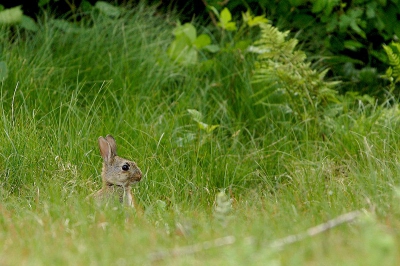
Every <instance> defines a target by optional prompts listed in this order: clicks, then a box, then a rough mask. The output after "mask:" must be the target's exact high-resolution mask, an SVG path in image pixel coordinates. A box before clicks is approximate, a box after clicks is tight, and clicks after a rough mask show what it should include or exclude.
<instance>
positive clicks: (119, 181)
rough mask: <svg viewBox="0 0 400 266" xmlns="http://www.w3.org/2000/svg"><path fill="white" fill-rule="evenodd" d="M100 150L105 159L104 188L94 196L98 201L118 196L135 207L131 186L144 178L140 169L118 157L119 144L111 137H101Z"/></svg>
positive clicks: (102, 173)
mask: <svg viewBox="0 0 400 266" xmlns="http://www.w3.org/2000/svg"><path fill="white" fill-rule="evenodd" d="M99 148H100V154H101V157H103V169H102V172H101V178H102V180H103V187H102V189H100V190H99V191H97V192H96V193H94V194H93V196H94V197H95V199H98V200H104V199H106V200H109V199H110V198H113V197H116V196H118V199H119V201H120V202H121V203H122V202H123V203H125V204H127V205H128V206H131V207H135V206H134V199H133V196H132V193H131V185H132V184H134V183H137V182H139V181H140V179H141V178H142V172H141V171H140V169H139V167H138V166H137V165H136V163H135V162H133V161H129V160H127V159H124V158H121V157H119V156H117V144H116V142H115V139H114V138H113V137H112V136H111V135H107V136H106V137H105V138H103V137H99Z"/></svg>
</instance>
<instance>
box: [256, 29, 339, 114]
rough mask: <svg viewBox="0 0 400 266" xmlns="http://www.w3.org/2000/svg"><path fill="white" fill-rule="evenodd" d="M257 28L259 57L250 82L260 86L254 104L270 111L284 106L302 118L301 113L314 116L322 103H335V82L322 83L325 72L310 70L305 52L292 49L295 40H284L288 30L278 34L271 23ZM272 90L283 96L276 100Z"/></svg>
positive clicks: (294, 46)
mask: <svg viewBox="0 0 400 266" xmlns="http://www.w3.org/2000/svg"><path fill="white" fill-rule="evenodd" d="M260 28H261V36H260V39H259V40H258V41H256V42H255V43H254V50H256V51H258V52H257V53H258V57H257V62H256V63H255V73H254V76H253V80H252V81H253V83H257V84H260V85H262V86H263V87H262V88H261V89H260V90H259V91H258V92H256V93H255V94H254V96H255V97H257V98H258V99H259V100H258V101H257V104H261V105H263V106H268V107H271V108H275V107H276V105H286V106H289V109H290V110H293V114H299V116H301V117H305V116H303V115H302V113H304V112H309V113H310V112H314V113H315V112H316V108H317V106H319V105H320V104H321V103H325V102H332V101H334V100H335V98H336V91H334V90H332V87H334V86H336V85H337V82H335V83H332V82H325V81H324V80H323V79H324V77H325V75H326V73H327V72H328V70H324V71H322V72H321V73H318V72H317V71H315V70H313V69H312V68H311V66H310V63H309V62H306V59H307V57H306V55H305V53H304V52H303V51H301V50H295V48H296V45H297V43H298V41H297V40H296V39H287V37H288V34H289V32H288V31H286V32H280V31H279V30H278V29H277V28H275V27H273V26H272V25H270V24H261V25H260ZM274 91H284V92H285V93H284V94H281V99H280V100H278V99H277V97H276V96H277V95H278V94H276V93H274ZM272 95H274V96H275V97H272Z"/></svg>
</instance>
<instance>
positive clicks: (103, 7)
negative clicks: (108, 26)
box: [94, 1, 121, 18]
mask: <svg viewBox="0 0 400 266" xmlns="http://www.w3.org/2000/svg"><path fill="white" fill-rule="evenodd" d="M94 7H95V8H97V9H98V10H99V11H100V12H101V13H103V14H105V15H106V16H109V17H112V18H116V17H119V16H120V15H121V9H120V8H118V7H116V6H113V5H111V4H109V3H107V2H104V1H98V2H96V4H95V5H94Z"/></svg>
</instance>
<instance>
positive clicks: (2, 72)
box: [0, 61, 8, 81]
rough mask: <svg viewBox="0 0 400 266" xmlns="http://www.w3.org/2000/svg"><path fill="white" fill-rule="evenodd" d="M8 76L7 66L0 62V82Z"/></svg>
mask: <svg viewBox="0 0 400 266" xmlns="http://www.w3.org/2000/svg"><path fill="white" fill-rule="evenodd" d="M7 76H8V69H7V64H6V62H4V61H0V81H4V80H5V79H6V78H7Z"/></svg>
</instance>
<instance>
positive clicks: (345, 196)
mask: <svg viewBox="0 0 400 266" xmlns="http://www.w3.org/2000/svg"><path fill="white" fill-rule="evenodd" d="M87 16H89V17H88V18H86V19H87V21H89V22H90V23H81V24H72V23H71V24H65V25H64V26H63V27H61V26H60V22H59V21H57V20H54V19H53V18H51V16H47V17H44V18H43V21H42V23H41V24H40V30H39V31H37V32H36V33H34V34H33V33H27V32H25V31H23V30H21V31H19V30H18V29H17V30H14V31H10V29H9V28H7V27H3V28H1V29H0V33H1V34H0V36H1V43H2V47H1V49H2V50H1V60H2V61H5V62H6V64H7V68H8V77H7V78H6V79H5V80H4V81H3V82H2V84H1V95H0V96H1V105H0V110H1V116H0V120H1V125H2V129H3V130H2V132H3V134H2V138H1V141H0V247H1V248H0V263H1V264H6V265H8V264H41V263H44V262H45V263H46V264H47V263H48V264H50V263H58V264H99V265H102V264H104V265H107V264H121V265H131V264H142V265H143V264H144V265H146V264H151V263H152V262H154V261H152V260H154V259H155V255H154V254H159V253H157V252H158V251H166V250H167V251H168V250H170V249H173V248H175V247H179V246H183V247H185V246H187V247H188V248H187V249H186V250H188V251H190V252H188V254H186V253H185V254H184V253H183V252H182V251H181V252H180V253H179V252H177V253H176V254H175V256H168V255H166V256H165V257H163V258H162V259H161V261H160V263H165V264H171V263H174V264H178V265H187V264H204V263H206V264H220V265H242V264H243V263H251V264H252V265H266V264H273V263H274V264H280V263H281V264H295V265H299V264H309V263H315V264H325V265H326V264H328V265H329V264H332V265H333V264H339V263H346V262H348V261H350V262H351V261H356V262H357V263H360V264H368V263H369V262H370V261H369V259H370V258H372V257H373V259H374V261H378V260H384V261H387V262H388V263H389V264H390V263H395V262H396V261H398V255H396V254H398V253H396V252H395V251H396V250H397V249H398V245H397V242H398V240H399V236H398V233H397V231H398V228H399V223H398V220H399V219H398V218H399V216H400V212H399V211H400V209H399V208H398V207H397V206H398V204H397V202H398V200H399V199H398V185H399V182H398V176H399V169H400V168H399V167H398V158H399V153H398V150H399V144H398V143H399V135H398V133H397V132H399V125H400V124H399V119H398V113H399V109H398V106H397V105H394V104H392V105H391V106H390V105H389V104H387V105H385V106H380V105H377V104H375V103H374V102H373V101H372V102H368V101H362V100H360V98H357V97H353V98H352V97H351V95H350V96H343V102H342V104H340V105H332V106H330V108H331V109H330V110H331V111H332V112H334V111H335V110H336V109H335V108H334V107H335V106H336V107H337V108H338V109H340V110H339V111H337V112H335V113H333V114H330V115H329V116H328V115H326V116H324V115H323V114H319V115H320V116H319V119H321V121H322V122H323V123H322V125H323V127H321V126H320V125H318V126H316V125H315V124H313V123H307V119H304V120H298V121H290V122H288V123H289V124H288V125H289V126H285V127H282V126H280V124H279V123H278V122H277V121H274V119H272V118H271V119H266V120H260V119H259V117H260V113H258V112H265V109H262V108H258V107H254V106H255V104H256V103H257V102H258V99H257V97H254V92H253V90H252V85H251V79H252V73H253V66H254V60H255V58H254V55H252V54H242V52H235V51H234V50H232V51H231V52H230V53H219V54H218V55H216V57H215V58H216V59H214V63H213V64H212V68H211V70H210V69H209V68H208V70H207V71H209V72H207V71H205V69H204V68H202V67H196V66H182V65H179V64H176V63H174V62H171V59H170V58H169V57H168V55H167V49H168V45H169V43H170V42H171V41H172V37H171V31H172V28H173V21H174V20H173V19H172V18H171V19H170V18H165V17H159V16H158V15H157V14H156V13H155V11H154V10H152V9H148V8H144V7H139V10H134V11H132V12H126V13H124V14H123V15H122V16H121V17H119V18H113V19H112V20H111V19H110V18H106V17H102V16H101V14H97V13H93V14H87ZM10 34H14V35H13V36H11V35H10ZM207 73H212V75H211V74H210V75H208V74H207ZM340 97H342V96H340ZM346 101H348V104H346V103H347V102H346ZM188 110H191V111H190V112H189V111H188ZM193 110H196V111H197V112H198V113H196V112H194V111H193ZM193 114H197V118H196V119H194V116H193ZM200 118H201V119H200ZM274 123H275V124H274ZM105 134H113V135H114V137H115V138H116V141H117V143H118V148H119V150H118V152H119V154H121V155H122V156H124V157H129V158H131V159H133V160H135V161H136V162H137V163H138V165H139V166H140V168H141V169H142V171H143V173H144V178H143V180H142V181H141V183H140V184H138V186H136V187H135V188H134V195H135V197H136V199H137V201H138V203H139V208H138V209H137V210H136V212H135V211H132V210H128V209H125V208H124V207H123V206H120V205H116V206H113V207H110V208H105V207H104V206H97V205H95V204H93V202H92V201H91V200H90V199H86V197H87V196H88V195H89V194H91V193H92V192H94V191H96V190H98V189H100V185H101V182H100V169H101V157H100V156H99V152H98V147H97V143H96V140H97V138H98V136H101V135H105ZM359 209H360V210H362V212H363V213H364V214H365V215H364V216H363V218H362V219H361V221H358V222H356V223H353V224H351V225H343V226H342V227H341V228H340V229H339V228H335V229H332V230H335V231H332V233H328V234H327V238H326V237H325V236H317V237H314V238H309V239H306V240H304V241H300V242H298V243H295V244H293V245H291V246H287V247H284V248H283V249H282V250H280V251H279V250H273V249H269V248H268V243H269V242H272V240H274V239H278V238H282V237H285V236H287V235H290V234H295V233H297V232H302V231H306V230H307V228H310V227H313V226H315V225H317V224H319V223H322V222H325V221H326V220H329V219H332V218H334V217H335V216H338V215H340V214H342V213H345V212H350V211H353V210H359ZM226 236H231V237H233V238H223V239H228V240H229V239H235V242H223V241H222V240H221V242H207V241H210V240H213V239H219V238H222V237H226ZM382 239H383V240H382ZM378 240H379V241H378ZM207 243H208V244H207ZM210 243H211V244H210ZM212 243H214V244H212ZM215 243H219V244H220V245H217V244H215ZM200 244H201V245H200ZM196 245H197V246H196ZM207 245H208V246H207ZM162 254H169V253H168V252H167V253H162ZM339 255H340V256H339Z"/></svg>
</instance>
